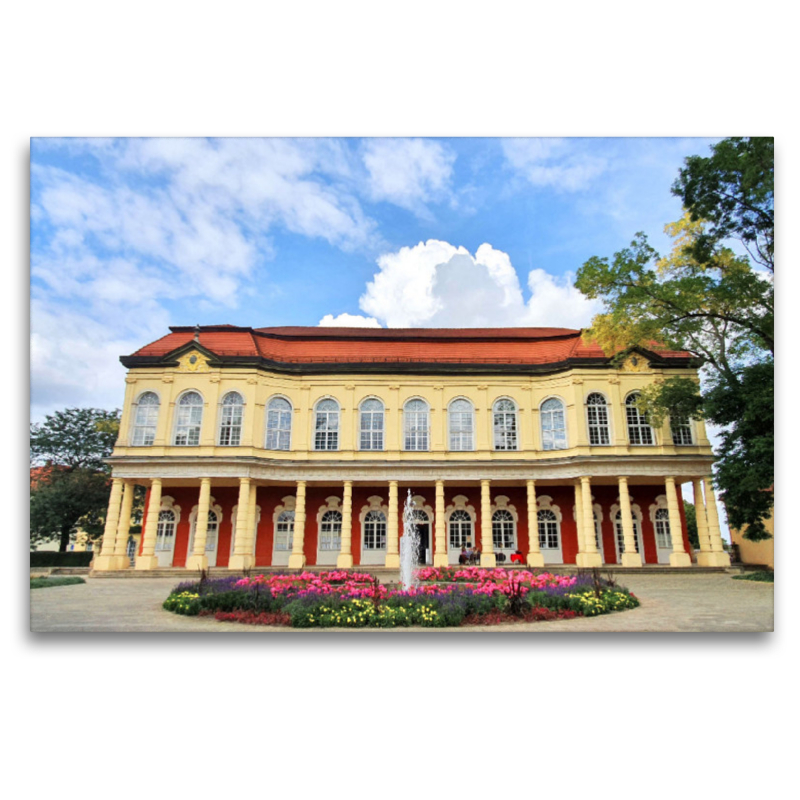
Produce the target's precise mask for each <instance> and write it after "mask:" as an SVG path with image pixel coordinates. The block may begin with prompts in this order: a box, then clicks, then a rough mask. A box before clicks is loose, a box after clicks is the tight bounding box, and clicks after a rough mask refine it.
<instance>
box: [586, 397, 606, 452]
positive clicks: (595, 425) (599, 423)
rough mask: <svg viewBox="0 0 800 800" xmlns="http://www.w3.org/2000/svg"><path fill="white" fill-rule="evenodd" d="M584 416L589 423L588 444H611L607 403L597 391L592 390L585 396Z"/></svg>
mask: <svg viewBox="0 0 800 800" xmlns="http://www.w3.org/2000/svg"><path fill="white" fill-rule="evenodd" d="M586 418H587V421H588V423H589V444H592V445H597V444H611V431H610V430H609V427H608V404H607V403H606V399H605V397H603V395H601V394H600V393H599V392H592V394H590V395H589V396H588V397H587V398H586Z"/></svg>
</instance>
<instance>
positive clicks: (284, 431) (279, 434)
mask: <svg viewBox="0 0 800 800" xmlns="http://www.w3.org/2000/svg"><path fill="white" fill-rule="evenodd" d="M276 400H277V401H282V402H284V403H287V404H288V406H289V409H288V411H287V409H285V408H281V409H279V408H272V404H273V403H274V402H275V401H276ZM271 414H274V415H276V417H277V423H278V424H277V427H274V428H270V425H269V422H270V415H271ZM284 414H288V415H289V427H288V428H285V427H282V426H281V422H282V416H283V415H284ZM293 420H294V406H293V405H292V401H291V400H290V399H289V398H288V397H285V396H284V395H282V394H274V395H272V397H270V399H269V401H268V402H267V413H266V419H265V423H264V427H265V431H264V449H265V450H281V451H287V450H291V449H292V422H293ZM270 434H274V442H273V444H274V445H275V446H274V447H271V446H270ZM282 440H285V443H286V447H281V444H282Z"/></svg>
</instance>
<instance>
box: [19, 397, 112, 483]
mask: <svg viewBox="0 0 800 800" xmlns="http://www.w3.org/2000/svg"><path fill="white" fill-rule="evenodd" d="M119 420H120V412H119V409H115V410H114V411H104V410H103V409H100V408H67V409H64V411H56V412H55V414H52V415H50V414H48V415H47V416H46V417H45V421H44V422H43V423H40V424H36V425H31V464H57V465H60V466H64V467H68V468H70V469H75V468H77V467H81V468H84V469H95V470H106V465H105V464H104V463H103V459H104V458H107V457H108V456H110V455H111V451H112V450H113V449H114V442H116V440H117V436H118V435H119Z"/></svg>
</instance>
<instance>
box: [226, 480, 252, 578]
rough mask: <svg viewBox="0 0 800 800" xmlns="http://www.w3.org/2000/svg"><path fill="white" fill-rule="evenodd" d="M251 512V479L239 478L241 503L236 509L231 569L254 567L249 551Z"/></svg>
mask: <svg viewBox="0 0 800 800" xmlns="http://www.w3.org/2000/svg"><path fill="white" fill-rule="evenodd" d="M249 510H250V478H239V503H238V508H237V509H236V535H235V538H234V540H233V541H234V544H233V555H232V556H231V560H230V563H229V564H228V568H229V569H250V567H252V566H253V556H252V555H250V551H249V550H248V549H247V545H248V544H249V537H248V535H247V530H248V527H247V526H248V522H249V520H248V511H249Z"/></svg>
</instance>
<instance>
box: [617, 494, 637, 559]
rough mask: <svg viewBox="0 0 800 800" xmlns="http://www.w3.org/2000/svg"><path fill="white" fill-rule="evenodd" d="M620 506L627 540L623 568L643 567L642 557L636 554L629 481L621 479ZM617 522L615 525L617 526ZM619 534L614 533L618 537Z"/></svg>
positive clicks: (624, 534)
mask: <svg viewBox="0 0 800 800" xmlns="http://www.w3.org/2000/svg"><path fill="white" fill-rule="evenodd" d="M619 505H620V511H622V535H623V537H624V539H625V552H624V553H623V554H622V566H623V567H641V566H642V556H641V554H639V553H637V552H636V542H635V540H634V532H633V513H632V512H631V498H630V495H629V494H628V479H627V478H620V479H619ZM616 524H617V523H616V520H614V525H615V526H616ZM616 535H617V532H616V530H615V531H614V536H615V537H616Z"/></svg>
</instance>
